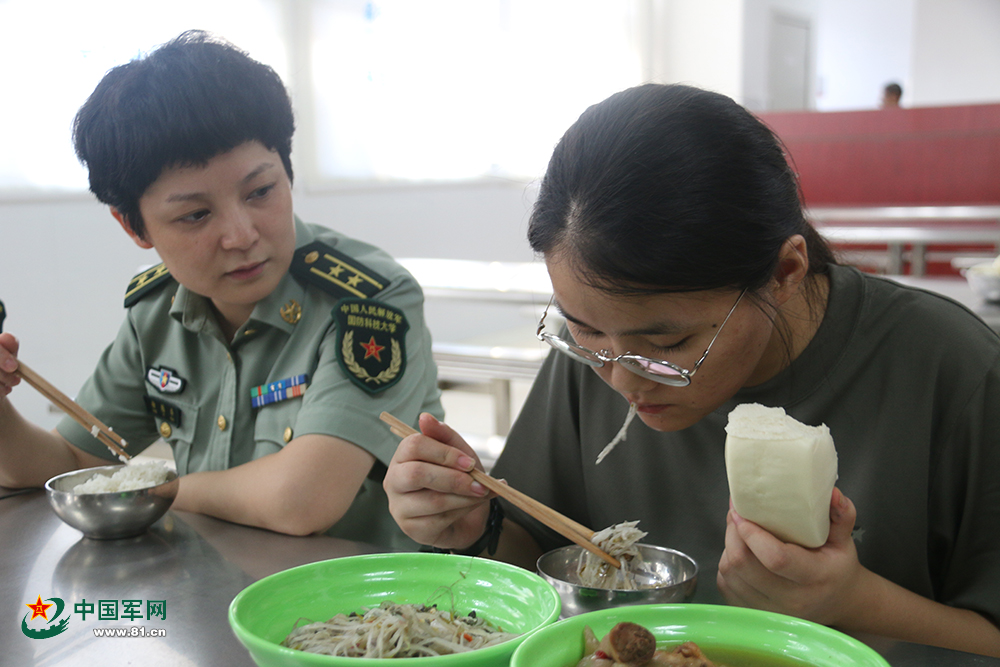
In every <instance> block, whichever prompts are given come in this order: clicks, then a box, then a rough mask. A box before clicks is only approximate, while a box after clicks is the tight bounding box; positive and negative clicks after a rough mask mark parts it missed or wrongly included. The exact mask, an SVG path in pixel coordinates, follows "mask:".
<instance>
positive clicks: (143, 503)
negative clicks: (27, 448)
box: [45, 465, 180, 540]
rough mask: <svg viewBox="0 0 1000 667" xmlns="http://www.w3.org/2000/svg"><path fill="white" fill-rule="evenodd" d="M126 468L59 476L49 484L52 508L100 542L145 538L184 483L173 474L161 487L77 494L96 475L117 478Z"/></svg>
mask: <svg viewBox="0 0 1000 667" xmlns="http://www.w3.org/2000/svg"><path fill="white" fill-rule="evenodd" d="M121 469H122V466H120V465H113V466H98V467H96V468H85V469H83V470H74V471H72V472H67V473H63V474H62V475H57V476H55V477H53V478H52V479H50V480H49V481H47V482H45V493H46V495H48V498H49V504H50V505H52V509H53V510H55V513H56V514H57V515H58V516H59V518H60V519H62V520H63V521H65V522H66V523H68V524H69V525H70V526H73V527H74V528H76V529H77V530H79V531H81V532H82V533H83V534H84V535H85V536H87V537H91V538H94V539H97V540H112V539H118V538H122V537H133V536H135V535H141V534H142V533H144V532H145V531H146V529H147V528H149V527H150V526H151V525H153V523H154V522H155V521H156V520H157V519H159V518H160V517H161V516H163V515H164V514H166V512H167V510H168V509H170V505H171V504H173V502H174V498H176V497H177V489H178V487H179V486H180V481H179V480H178V478H177V473H176V472H174V471H173V470H171V471H170V474H169V475H168V476H167V481H166V482H164V483H163V484H160V485H158V486H151V487H148V488H145V489H135V490H134V491H118V492H114V493H73V487H75V486H76V485H77V484H82V483H83V482H86V481H87V480H88V479H90V478H91V477H93V476H94V475H95V474H105V475H113V474H114V473H115V472H117V471H118V470H121Z"/></svg>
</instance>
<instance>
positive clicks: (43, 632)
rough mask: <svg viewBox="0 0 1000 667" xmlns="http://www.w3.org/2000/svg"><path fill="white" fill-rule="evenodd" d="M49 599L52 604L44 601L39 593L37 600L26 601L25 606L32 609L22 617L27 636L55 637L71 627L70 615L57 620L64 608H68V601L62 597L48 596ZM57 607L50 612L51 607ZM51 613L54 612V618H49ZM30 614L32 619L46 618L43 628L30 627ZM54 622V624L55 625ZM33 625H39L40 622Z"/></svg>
mask: <svg viewBox="0 0 1000 667" xmlns="http://www.w3.org/2000/svg"><path fill="white" fill-rule="evenodd" d="M48 601H49V602H51V603H52V604H45V603H44V602H42V596H41V595H39V596H38V599H37V600H35V602H33V603H31V602H26V603H25V606H26V607H27V608H28V609H30V610H31V611H29V612H27V613H25V615H24V618H23V619H21V632H23V633H24V635H25V636H26V637H30V638H32V639H48V638H49V637H55V636H56V635H58V634H61V633H63V632H65V631H66V628H68V627H69V616H68V615H67V616H66V617H65V618H63V619H62V620H61V621H59V622H58V623H56V620H57V619H58V618H59V617H60V616H62V613H63V609H65V608H66V603H65V602H63V600H62V598H48ZM51 607H55V608H56V609H55V611H54V612H50V608H51ZM49 613H52V618H49ZM28 614H31V619H30V620H32V621H34V620H35V619H37V618H38V617H41V618H42V619H44V620H45V623H46V624H45V625H44V626H42V627H41V628H38V627H28V620H29V619H28ZM53 624H54V625H53ZM33 625H35V626H37V625H38V623H34V624H33Z"/></svg>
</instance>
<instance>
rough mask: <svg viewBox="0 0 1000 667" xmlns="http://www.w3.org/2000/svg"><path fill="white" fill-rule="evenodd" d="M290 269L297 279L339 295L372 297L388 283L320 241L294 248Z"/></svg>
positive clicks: (362, 297)
mask: <svg viewBox="0 0 1000 667" xmlns="http://www.w3.org/2000/svg"><path fill="white" fill-rule="evenodd" d="M291 272H292V275H293V276H295V277H296V278H298V279H299V280H302V281H304V282H306V283H308V284H310V285H315V286H317V287H319V288H320V289H322V290H324V291H326V292H328V293H330V294H332V295H334V296H340V297H352V296H353V297H358V298H360V299H364V298H366V297H373V296H375V295H376V294H378V293H379V292H381V291H382V290H384V289H385V288H386V287H388V286H389V282H390V281H389V279H388V278H386V277H384V276H381V275H379V274H378V273H375V272H374V271H372V270H371V269H370V268H368V267H367V266H365V265H364V264H362V263H361V262H359V261H357V260H356V259H354V258H352V257H348V256H347V255H345V254H344V253H342V252H339V251H337V250H334V249H333V248H331V247H330V246H328V245H327V244H325V243H322V242H320V241H313V242H312V243H309V244H307V245H304V246H302V247H301V248H298V249H296V250H295V255H294V257H293V258H292V266H291Z"/></svg>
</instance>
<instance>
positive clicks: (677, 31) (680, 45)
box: [647, 0, 745, 100]
mask: <svg viewBox="0 0 1000 667" xmlns="http://www.w3.org/2000/svg"><path fill="white" fill-rule="evenodd" d="M744 3H745V0H699V1H698V2H691V1H690V0H652V1H651V2H650V3H649V6H650V18H649V25H650V27H651V28H652V30H651V31H650V33H649V34H648V35H647V38H648V40H649V44H648V48H649V55H648V60H647V62H648V66H649V72H648V77H647V78H648V80H649V81H656V82H660V83H686V84H691V85H695V86H699V87H701V88H707V89H709V90H714V91H716V92H719V93H722V94H724V95H729V96H730V97H732V98H734V99H737V100H740V99H742V96H743V77H742V61H741V52H742V50H743V5H744Z"/></svg>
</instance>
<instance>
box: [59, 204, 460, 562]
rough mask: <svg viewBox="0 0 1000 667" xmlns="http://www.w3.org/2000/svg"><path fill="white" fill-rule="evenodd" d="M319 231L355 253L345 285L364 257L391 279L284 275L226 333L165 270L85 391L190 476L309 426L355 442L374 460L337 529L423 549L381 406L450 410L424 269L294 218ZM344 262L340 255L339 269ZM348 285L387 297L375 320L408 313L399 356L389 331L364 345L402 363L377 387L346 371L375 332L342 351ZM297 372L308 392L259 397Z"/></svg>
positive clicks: (403, 411) (411, 417)
mask: <svg viewBox="0 0 1000 667" xmlns="http://www.w3.org/2000/svg"><path fill="white" fill-rule="evenodd" d="M315 241H321V242H322V243H324V244H326V246H328V247H330V248H333V249H334V250H335V251H336V252H337V253H339V254H340V255H339V256H340V257H341V258H343V257H346V258H347V259H345V260H344V261H345V262H347V263H348V264H349V266H350V267H352V268H351V270H349V271H346V272H344V271H340V274H341V275H342V277H343V279H344V280H343V281H341V282H343V284H348V283H347V282H344V281H347V276H348V275H353V269H358V270H359V272H361V273H363V274H364V275H366V276H377V278H378V280H379V284H380V285H383V288H382V289H380V290H378V289H377V287H372V288H371V289H370V290H369V292H375V293H374V294H372V296H371V297H370V299H360V298H357V297H356V295H354V294H353V293H351V292H345V291H344V290H341V289H329V290H328V289H323V288H320V287H318V286H316V285H315V284H312V283H309V282H307V281H303V280H300V279H299V278H298V277H296V276H293V275H292V274H291V273H289V274H286V275H285V277H284V278H283V279H282V281H281V282H280V283H279V285H278V287H277V288H276V289H275V291H274V292H273V293H272V294H270V295H269V296H267V297H266V298H265V299H263V300H262V301H260V302H259V303H258V304H257V305H256V307H255V308H254V311H253V313H252V314H251V316H250V319H249V320H248V321H247V322H246V323H245V324H244V325H243V326H242V327H240V329H239V330H238V331H237V332H236V335H235V337H234V338H233V340H232V341H231V342H227V341H226V340H225V339H224V337H223V335H222V333H221V331H220V329H219V327H218V325H217V324H216V321H215V319H214V317H213V315H212V313H211V310H210V304H209V303H208V301H207V300H206V299H205V298H204V297H201V296H199V295H197V294H194V293H193V292H191V291H189V290H187V289H186V288H185V287H183V286H181V285H178V284H177V283H176V282H175V281H173V280H172V279H168V280H166V281H164V284H162V285H160V286H158V287H156V288H155V289H154V290H153V291H151V292H149V293H148V294H147V295H145V296H143V297H142V298H141V299H139V300H138V301H137V302H136V303H134V304H133V305H131V307H130V308H129V309H128V314H127V316H126V318H125V322H124V323H123V324H122V327H121V329H120V330H119V333H118V337H117V339H116V340H115V341H114V342H113V343H112V344H111V345H110V346H109V347H108V348H107V349H106V350H105V351H104V354H103V355H102V356H101V359H100V361H99V363H98V365H97V368H96V369H95V371H94V374H93V375H92V376H91V377H90V378H89V379H88V380H87V382H86V383H85V384H84V386H83V387H82V388H81V390H80V392H79V394H78V395H77V401H78V402H79V403H80V405H82V406H83V407H84V408H86V409H87V410H89V411H90V412H91V413H92V414H94V415H95V416H96V417H97V418H98V419H100V420H101V421H102V422H104V423H105V424H108V425H109V426H111V427H112V428H114V430H115V432H117V433H118V434H119V435H121V436H122V437H123V438H124V439H125V440H126V441H127V442H128V443H129V446H128V452H129V453H130V454H131V455H135V454H138V453H140V452H142V451H143V450H144V449H145V448H146V447H148V446H149V445H150V444H151V443H153V442H154V441H156V440H157V439H158V438H160V437H162V438H163V439H164V440H165V441H166V442H167V443H169V445H170V446H171V448H172V450H173V454H174V459H175V461H176V464H177V472H178V473H179V474H181V475H184V474H187V473H191V472H198V471H204V470H225V469H227V468H231V467H234V466H238V465H240V464H242V463H246V462H248V461H251V460H254V459H257V458H260V457H262V456H265V455H267V454H271V453H274V452H277V451H280V450H281V448H282V447H284V445H285V444H286V443H287V442H289V441H290V440H291V439H293V438H295V437H298V436H301V435H306V434H322V435H329V436H334V437H337V438H342V439H344V440H347V441H348V442H351V443H354V444H355V445H357V446H358V447H361V448H363V449H365V450H366V451H368V452H370V453H371V454H372V455H373V456H374V457H375V458H376V459H377V462H376V463H375V466H374V467H373V469H372V472H371V473H370V475H369V478H368V479H367V480H366V481H365V483H364V484H363V486H362V487H361V489H360V490H359V492H358V495H357V497H356V498H355V500H354V503H353V504H352V506H351V508H350V509H349V510H348V512H347V514H346V515H345V516H344V517H343V518H342V519H341V520H340V521H339V522H338V523H337V524H336V525H335V526H334V527H333V528H331V529H330V530H329V531H328V534H330V535H334V536H336V537H343V538H347V539H355V540H361V541H364V542H369V543H373V544H376V545H379V546H384V547H387V548H395V549H416V548H417V546H418V545H416V543H414V542H412V541H411V540H409V538H407V537H406V536H405V535H403V533H402V531H400V530H399V528H398V526H397V525H396V524H395V522H394V521H393V520H392V517H391V516H390V515H389V512H388V509H387V502H386V498H385V492H384V490H383V489H382V486H381V478H382V477H383V476H384V473H385V467H386V466H387V465H388V463H389V461H390V460H391V458H392V455H393V453H394V452H395V450H396V446H397V444H398V442H399V438H398V437H397V436H395V435H393V434H392V433H391V432H390V431H389V429H388V427H387V426H386V425H385V424H383V423H382V422H381V421H380V420H379V414H380V413H381V412H382V411H383V410H385V411H388V412H390V413H392V414H394V415H396V416H397V417H399V418H400V419H402V420H404V421H406V422H408V423H416V419H417V416H418V415H419V414H420V412H422V411H428V412H431V413H433V414H435V415H436V416H438V417H442V416H443V410H442V408H441V403H440V391H439V389H438V386H437V369H436V367H435V365H434V362H433V359H432V356H431V337H430V332H429V331H428V329H427V326H426V323H425V321H424V314H423V293H422V291H421V289H420V286H419V285H418V284H417V282H416V281H415V280H414V279H413V277H412V276H411V275H410V274H409V273H408V272H407V271H406V270H405V269H404V268H403V267H402V266H400V265H399V264H398V263H396V262H395V261H394V260H393V259H392V258H390V257H389V256H388V255H387V254H385V253H384V252H382V251H381V250H379V249H378V248H375V247H374V246H371V245H368V244H367V243H363V242H361V241H357V240H355V239H351V238H349V237H347V236H344V235H342V234H340V233H338V232H335V231H333V230H330V229H327V228H325V227H321V226H318V225H306V224H303V223H302V222H301V221H299V220H298V219H296V247H297V248H302V247H304V246H306V245H308V244H311V243H313V242H315ZM310 259H311V258H310ZM293 265H294V262H293ZM319 265H320V263H317V266H319ZM331 266H333V265H331ZM340 266H341V263H339V262H338V263H337V264H336V266H333V268H334V270H335V271H336V270H338V269H339V268H340ZM376 290H377V291H376ZM345 297H346V298H348V299H350V300H351V301H353V303H355V304H357V303H360V302H361V301H365V302H366V303H372V304H376V305H380V306H382V308H383V309H382V315H383V316H382V317H381V318H378V317H376V318H374V319H375V320H376V321H377V322H378V323H380V324H381V325H383V327H384V328H388V326H389V325H388V324H386V322H389V321H390V318H389V317H386V316H385V312H386V308H385V307H386V306H388V307H389V310H388V312H389V313H392V314H395V315H396V316H397V317H396V319H398V320H400V322H398V323H396V322H393V324H400V325H401V324H403V321H404V320H405V325H406V328H405V336H398V335H397V336H395V338H394V339H393V340H396V341H397V342H399V343H400V346H399V350H398V354H396V352H395V351H394V348H393V346H392V344H390V343H389V342H387V339H385V344H384V345H383V346H381V348H385V349H381V348H380V347H379V346H378V345H376V346H375V347H374V348H367V349H371V350H373V354H374V355H376V356H378V357H379V358H381V359H385V360H386V361H387V362H388V361H389V360H390V358H392V359H394V360H395V361H396V362H397V363H396V364H395V366H394V367H393V369H392V370H391V371H390V369H389V367H388V365H387V366H386V368H385V370H386V373H385V374H384V375H383V377H389V376H391V377H392V380H393V383H392V384H391V386H388V387H387V388H385V389H382V390H378V391H368V390H366V389H365V388H363V387H362V386H360V384H364V383H363V382H361V383H360V384H359V381H358V378H354V379H352V378H351V373H350V372H349V370H348V369H349V367H353V368H355V369H357V368H358V367H359V364H358V359H362V358H363V356H364V354H365V349H366V348H364V347H363V346H362V344H363V343H364V342H365V340H367V339H368V336H367V331H368V330H365V332H366V335H365V336H364V338H363V339H359V340H357V341H354V342H355V343H356V346H357V353H358V354H357V356H354V357H351V358H350V359H348V360H347V363H345V361H344V359H343V355H342V354H341V355H340V356H338V351H339V350H341V349H342V347H341V342H342V341H341V339H340V338H338V336H337V333H338V327H341V324H340V323H339V322H338V319H337V317H336V316H335V315H334V308H335V306H337V305H338V304H342V303H345V302H343V301H341V299H343V298H345ZM399 331H402V328H400V329H399ZM358 334H359V336H360V335H361V330H360V329H359V330H358ZM372 340H374V339H372ZM404 356H405V358H403V357H404ZM397 357H398V358H397ZM361 373H362V377H364V376H363V371H362V372H361ZM296 378H298V380H299V383H300V385H304V386H306V389H305V391H304V392H302V393H301V395H296V393H297V392H298V390H297V389H295V388H294V387H295V386H296V385H291V384H290V386H291V387H292V389H291V390H290V392H288V394H287V396H286V397H285V398H283V400H275V401H274V402H268V403H263V404H261V405H258V406H254V405H253V403H252V401H253V398H254V396H253V394H254V393H255V389H257V388H258V387H265V388H266V387H268V386H273V384H274V383H278V382H280V381H282V380H285V381H288V382H289V383H291V382H295V379H296ZM369 379H370V378H369ZM368 384H369V385H372V384H375V385H377V384H378V383H372V382H369V383H368ZM265 391H266V390H259V389H258V390H257V391H256V393H258V394H261V393H265ZM261 402H262V401H258V403H261ZM58 429H59V432H60V433H61V434H62V435H63V436H64V437H66V439H67V440H69V441H70V442H71V443H73V444H74V445H76V446H77V447H80V448H81V449H84V450H86V451H88V452H90V453H92V454H95V455H97V456H101V457H105V458H112V455H111V454H110V452H109V451H108V450H107V449H106V448H105V447H104V446H103V445H101V444H100V443H99V442H98V441H97V440H95V439H94V438H93V437H92V436H91V435H90V433H89V432H88V431H86V430H85V429H83V428H82V427H80V426H79V425H78V424H77V423H76V422H75V421H73V420H71V419H69V418H66V419H63V420H62V421H61V422H60V424H59V425H58Z"/></svg>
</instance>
